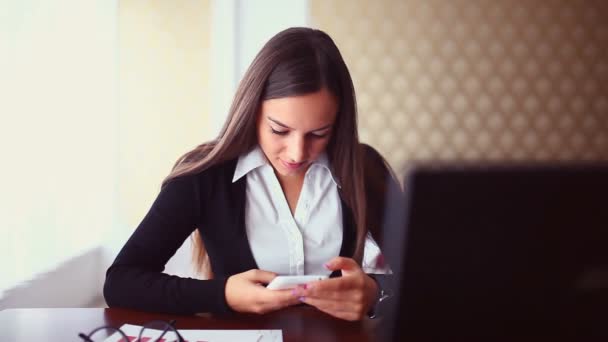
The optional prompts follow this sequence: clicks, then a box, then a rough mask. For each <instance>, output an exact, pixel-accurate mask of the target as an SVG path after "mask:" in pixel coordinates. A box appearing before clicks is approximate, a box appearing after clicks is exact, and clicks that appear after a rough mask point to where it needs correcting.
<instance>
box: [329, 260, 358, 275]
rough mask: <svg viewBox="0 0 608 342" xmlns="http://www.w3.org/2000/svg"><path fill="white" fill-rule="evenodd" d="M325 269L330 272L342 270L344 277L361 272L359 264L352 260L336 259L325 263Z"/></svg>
mask: <svg viewBox="0 0 608 342" xmlns="http://www.w3.org/2000/svg"><path fill="white" fill-rule="evenodd" d="M325 267H326V268H327V269H328V270H330V271H337V270H342V275H343V276H345V275H348V274H352V273H354V272H358V271H359V270H361V268H360V267H359V265H358V264H357V262H356V261H355V260H353V259H351V258H344V257H335V258H333V259H331V260H330V261H328V262H326V263H325Z"/></svg>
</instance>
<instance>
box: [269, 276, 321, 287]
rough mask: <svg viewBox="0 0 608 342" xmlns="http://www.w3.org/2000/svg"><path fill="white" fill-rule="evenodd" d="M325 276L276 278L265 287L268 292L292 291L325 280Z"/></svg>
mask: <svg viewBox="0 0 608 342" xmlns="http://www.w3.org/2000/svg"><path fill="white" fill-rule="evenodd" d="M327 278H328V276H326V275H303V276H299V275H297V276H277V277H276V278H274V279H273V280H272V281H271V282H270V284H268V285H267V286H266V288H267V289H269V290H285V289H292V288H294V287H296V286H298V285H303V284H307V283H310V282H311V281H315V280H322V279H327Z"/></svg>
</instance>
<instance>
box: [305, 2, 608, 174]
mask: <svg viewBox="0 0 608 342" xmlns="http://www.w3.org/2000/svg"><path fill="white" fill-rule="evenodd" d="M607 18H608V1H603V0H598V1H591V0H542V1H541V0H537V1H531V0H513V1H509V0H394V1H393V0H382V1H378V0H376V1H361V0H359V1H352V0H311V21H312V24H313V26H314V27H318V28H320V29H322V30H324V31H326V32H327V33H328V34H329V35H330V36H332V38H333V39H334V41H335V42H336V44H337V45H338V47H339V48H340V50H341V52H342V54H343V56H344V59H345V60H346V63H347V64H348V66H349V69H350V71H351V74H352V76H353V79H354V83H355V88H356V91H357V96H358V105H359V121H360V124H359V127H360V135H361V139H362V140H363V141H365V142H368V143H370V144H371V145H372V146H375V147H376V148H377V149H378V150H379V151H380V152H381V153H382V154H383V155H384V156H385V157H386V158H387V159H388V160H389V162H390V163H391V165H392V166H393V167H394V168H395V170H396V171H398V172H401V171H402V170H403V169H404V168H406V167H407V166H408V163H410V162H412V161H414V160H429V159H432V160H436V159H438V160H594V159H602V160H608V20H607Z"/></svg>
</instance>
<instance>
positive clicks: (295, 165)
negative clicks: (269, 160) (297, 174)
mask: <svg viewBox="0 0 608 342" xmlns="http://www.w3.org/2000/svg"><path fill="white" fill-rule="evenodd" d="M281 163H283V166H285V168H286V169H287V170H289V171H294V170H297V169H299V168H300V167H302V165H304V162H301V163H288V162H286V161H284V160H282V159H281Z"/></svg>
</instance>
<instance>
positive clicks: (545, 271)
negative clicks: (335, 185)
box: [381, 163, 608, 341]
mask: <svg viewBox="0 0 608 342" xmlns="http://www.w3.org/2000/svg"><path fill="white" fill-rule="evenodd" d="M404 184H405V186H404V188H405V196H404V198H403V196H397V195H396V194H393V198H392V199H391V201H390V203H391V205H390V207H389V208H388V212H387V217H388V219H387V221H386V222H385V227H384V231H385V233H384V237H385V241H384V244H383V248H384V249H385V254H386V256H387V259H388V261H389V263H390V264H391V267H392V269H393V272H394V273H395V277H394V280H395V281H396V289H397V291H396V294H395V296H394V297H393V298H392V299H391V301H390V304H391V305H390V310H389V311H388V313H387V315H386V317H385V318H384V321H383V325H382V326H381V329H382V332H383V333H384V335H383V336H384V339H385V340H391V341H403V340H406V338H407V337H419V338H420V337H422V338H430V337H492V338H502V337H518V336H530V337H559V338H563V337H568V338H570V337H572V339H573V340H576V339H578V338H580V337H585V336H606V337H608V165H607V164H601V165H600V164H565V163H564V164H553V165H547V164H538V163H537V164H532V165H460V166H455V165H451V166H446V165H443V166H437V165H434V166H418V167H415V168H413V170H412V171H411V172H409V173H408V174H407V175H406V177H405V182H404Z"/></svg>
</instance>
